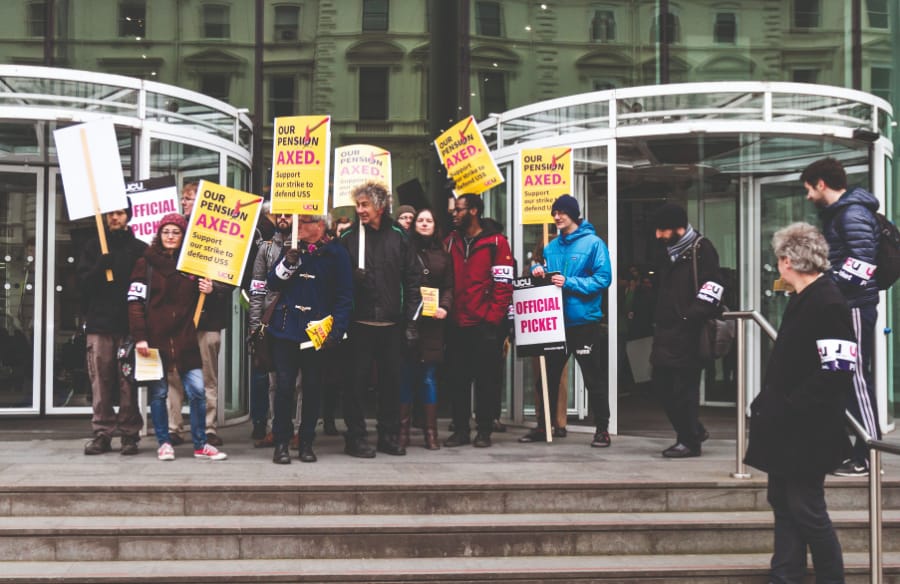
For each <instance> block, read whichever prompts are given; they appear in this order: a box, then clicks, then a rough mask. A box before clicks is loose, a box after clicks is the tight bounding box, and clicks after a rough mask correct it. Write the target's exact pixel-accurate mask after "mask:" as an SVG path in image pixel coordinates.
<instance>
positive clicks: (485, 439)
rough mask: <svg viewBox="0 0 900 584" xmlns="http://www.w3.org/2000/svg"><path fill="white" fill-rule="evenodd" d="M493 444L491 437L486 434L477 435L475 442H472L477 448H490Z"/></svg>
mask: <svg viewBox="0 0 900 584" xmlns="http://www.w3.org/2000/svg"><path fill="white" fill-rule="evenodd" d="M491 444H492V442H491V435H490V434H487V433H485V432H479V433H477V434H475V440H474V441H473V442H472V446H474V447H475V448H490V447H491Z"/></svg>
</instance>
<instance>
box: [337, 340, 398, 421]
mask: <svg viewBox="0 0 900 584" xmlns="http://www.w3.org/2000/svg"><path fill="white" fill-rule="evenodd" d="M402 335H403V332H402V331H401V329H400V325H396V324H394V325H390V326H372V325H367V324H360V323H358V322H354V323H352V324H351V325H350V331H349V337H350V338H349V342H350V363H351V366H352V369H353V372H352V375H353V379H352V382H351V383H349V384H348V385H347V386H345V392H344V422H345V423H346V424H347V437H348V438H358V437H362V436H366V434H367V431H366V417H365V396H366V388H367V387H368V385H369V380H370V378H371V376H370V372H371V370H372V363H373V361H374V362H376V363H378V384H377V390H378V402H377V406H376V407H377V410H376V413H375V417H376V420H377V421H378V426H377V427H378V434H379V435H396V434H398V433H399V432H400V362H401V359H402V355H403V337H402Z"/></svg>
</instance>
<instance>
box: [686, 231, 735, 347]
mask: <svg viewBox="0 0 900 584" xmlns="http://www.w3.org/2000/svg"><path fill="white" fill-rule="evenodd" d="M701 239H703V237H702V236H701V237H698V238H697V241H696V242H695V243H694V249H693V258H692V261H693V263H694V292H695V293H696V292H697V291H698V290H700V283H699V282H698V280H697V252H698V251H699V249H700V240H701ZM727 310H728V307H727V306H725V304H721V305H720V307H719V311H718V314H717V315H716V316H714V317H712V318H710V319H708V320H707V321H706V322H704V323H703V325H702V326H701V327H700V344H699V347H698V349H697V354H698V355H699V356H700V358H701V359H703V360H704V361H715V360H716V359H721V358H722V357H724V356H725V355H727V354H728V352H729V351H730V350H731V345H732V343H734V337H735V336H736V334H737V330H736V329H737V326H736V324H735V322H734V321H733V320H725V319H723V318H721V316H722V313H723V312H726V311H727Z"/></svg>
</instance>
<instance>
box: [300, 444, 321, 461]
mask: <svg viewBox="0 0 900 584" xmlns="http://www.w3.org/2000/svg"><path fill="white" fill-rule="evenodd" d="M317 460H319V459H318V458H317V457H316V453H315V452H313V449H312V442H306V441H304V440H301V441H300V462H315V461H317Z"/></svg>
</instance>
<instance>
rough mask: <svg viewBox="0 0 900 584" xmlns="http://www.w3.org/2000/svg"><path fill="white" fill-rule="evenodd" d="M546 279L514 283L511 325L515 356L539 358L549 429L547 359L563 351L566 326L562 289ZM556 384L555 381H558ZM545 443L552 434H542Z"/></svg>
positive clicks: (545, 421) (545, 416) (545, 414)
mask: <svg viewBox="0 0 900 584" xmlns="http://www.w3.org/2000/svg"><path fill="white" fill-rule="evenodd" d="M552 275H553V274H547V277H545V278H533V277H526V278H519V279H518V280H513V304H512V305H513V318H514V320H513V322H514V326H515V332H516V334H515V338H516V355H517V356H519V357H533V356H538V357H539V358H540V365H541V392H542V394H541V395H542V396H543V398H544V399H543V402H544V428H550V427H551V424H550V399H549V396H548V392H547V359H546V354H547V353H548V352H551V351H563V352H565V350H566V327H565V322H564V320H563V302H562V288H560V287H559V286H556V285H554V284H553V283H552V282H551V281H550V276H552ZM557 382H558V380H557ZM545 434H546V437H547V442H553V436H552V435H553V433H552V432H545Z"/></svg>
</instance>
